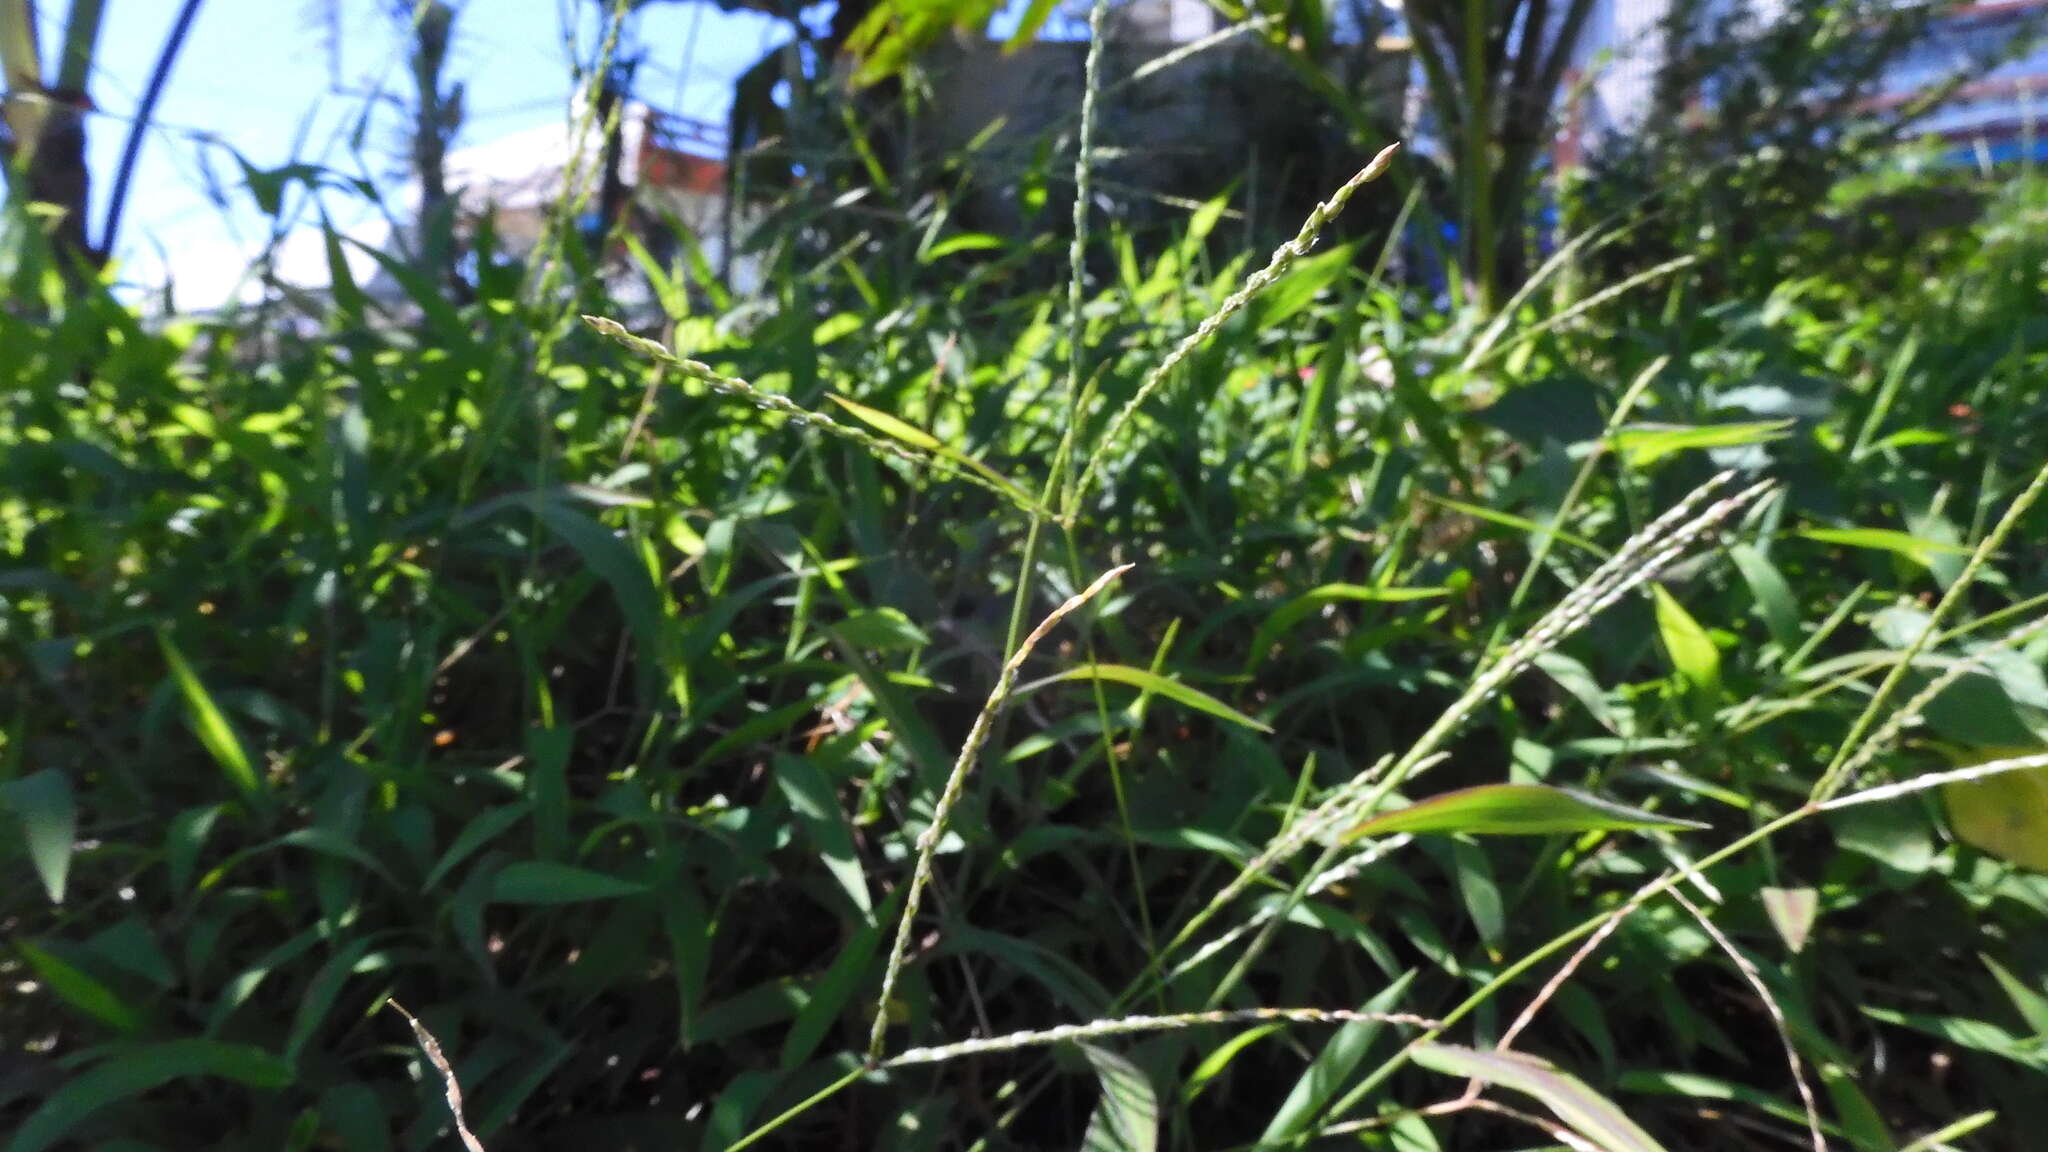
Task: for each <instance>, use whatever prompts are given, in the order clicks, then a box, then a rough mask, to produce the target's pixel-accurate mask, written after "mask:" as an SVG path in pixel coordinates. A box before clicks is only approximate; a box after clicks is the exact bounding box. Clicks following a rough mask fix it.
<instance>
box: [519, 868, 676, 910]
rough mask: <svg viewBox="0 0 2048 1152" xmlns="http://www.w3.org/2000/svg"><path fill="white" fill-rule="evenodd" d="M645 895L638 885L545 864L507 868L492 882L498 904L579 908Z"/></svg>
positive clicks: (632, 882) (645, 888) (613, 877)
mask: <svg viewBox="0 0 2048 1152" xmlns="http://www.w3.org/2000/svg"><path fill="white" fill-rule="evenodd" d="M645 891H647V885H645V884H641V883H639V882H637V881H633V880H622V879H620V878H618V877H617V876H607V875H606V874H604V873H602V872H592V871H591V870H589V869H588V868H577V867H574V866H572V865H568V864H550V863H548V862H546V861H544V860H521V861H518V862H517V863H513V864H507V865H505V867H503V868H501V869H499V870H498V874H497V875H496V876H495V877H493V878H492V879H491V900H492V901H493V902H494V903H498V904H580V903H583V902H584V901H587V900H611V899H616V898H617V897H620V896H637V895H639V894H640V893H642V892H645Z"/></svg>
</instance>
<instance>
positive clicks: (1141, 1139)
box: [1080, 1044, 1159, 1152]
mask: <svg viewBox="0 0 2048 1152" xmlns="http://www.w3.org/2000/svg"><path fill="white" fill-rule="evenodd" d="M1080 1048H1081V1051H1082V1053H1083V1054H1084V1055H1086V1056H1087V1057H1088V1062H1089V1063H1090V1064H1093V1065H1094V1066H1095V1075H1096V1078H1097V1079H1099V1080H1101V1081H1102V1098H1101V1099H1100V1100H1098V1101H1097V1102H1096V1104H1095V1111H1094V1113H1093V1114H1092V1115H1090V1116H1089V1117H1088V1131H1087V1133H1086V1134H1084V1135H1083V1136H1082V1137H1081V1149H1082V1152H1153V1149H1155V1148H1157V1147H1158V1146H1159V1097H1158V1094H1157V1093H1155V1092H1154V1091H1153V1090H1152V1081H1150V1080H1148V1079H1146V1077H1145V1073H1144V1072H1142V1071H1140V1070H1139V1068H1138V1066H1137V1065H1135V1064H1133V1063H1131V1062H1130V1061H1129V1060H1126V1059H1124V1058H1123V1057H1122V1056H1119V1055H1117V1054H1116V1053H1114V1052H1111V1051H1110V1050H1109V1049H1107V1048H1098V1047H1096V1046H1095V1045H1093V1044H1083V1045H1081V1046H1080Z"/></svg>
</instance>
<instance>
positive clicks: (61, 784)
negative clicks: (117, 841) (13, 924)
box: [0, 769, 78, 904]
mask: <svg viewBox="0 0 2048 1152" xmlns="http://www.w3.org/2000/svg"><path fill="white" fill-rule="evenodd" d="M0 802H4V803H5V804H6V806H7V807H8V808H9V809H10V810H12V811H13V813H14V816H15V819H17V820H19V821H21V831H22V842H23V843H25V844H26V845H27V846H28V858H29V861H30V863H32V864H34V865H35V869H36V875H37V876H39V877H41V878H42V881H43V891H45V892H47V893H49V895H50V903H52V904H62V903H63V902H64V881H65V879H66V878H68V877H69V876H70V875H71V846H72V844H73V843H74V842H75V841H76V839H77V836H78V801H77V798H76V797H74V796H73V795H72V794H71V780H70V778H69V777H67V776H65V775H64V774H63V773H62V772H58V771H56V770H54V769H44V770H43V771H41V772H35V773H31V774H29V775H27V776H23V777H22V778H21V779H19V780H9V781H8V782H7V783H5V784H0Z"/></svg>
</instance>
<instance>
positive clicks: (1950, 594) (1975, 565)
mask: <svg viewBox="0 0 2048 1152" xmlns="http://www.w3.org/2000/svg"><path fill="white" fill-rule="evenodd" d="M2044 489H2048V466H2044V467H2043V468H2042V469H2041V470H2040V471H2039V472H2036V473H2034V479H2033V482H2032V483H2030V484H2028V485H2027V486H2026V488H2025V489H2023V490H2022V491H2021V492H2020V494H2019V495H2018V496H2017V497H2015V498H2014V499H2013V502H2012V506H2011V507H2009V508H2007V509H2006V510H2005V515H2003V516H2001V517H1999V519H1998V523H1997V524H1995V525H1993V526H1992V529H1991V531H1990V533H1989V534H1987V535H1986V536H1985V537H1984V539H1983V540H1981V541H1979V542H1978V544H1977V547H1976V549H1975V550H1973V551H1972V552H1971V553H1970V559H1969V562H1968V563H1966V564H1964V565H1963V570H1962V571H1961V572H1960V573H1958V574H1957V576H1956V578H1955V581H1954V583H1951V584H1950V585H1949V586H1948V591H1947V592H1945V593H1943V594H1942V597H1941V600H1940V601H1939V602H1937V603H1936V604H1935V606H1934V611H1933V612H1932V613H1930V614H1929V616H1928V618H1927V626H1926V627H1924V628H1922V629H1920V630H1919V631H1918V632H1917V633H1915V634H1914V636H1913V640H1912V643H1910V644H1908V645H1906V650H1905V651H1904V652H1903V653H1901V654H1900V656H1899V662H1898V663H1896V664H1894V665H1892V670H1891V672H1890V673H1889V674H1888V675H1886V676H1885V678H1884V682H1883V683H1881V684H1879V685H1878V686H1877V691H1876V693H1874V694H1873V695H1872V696H1871V698H1870V703H1868V704H1866V705H1865V706H1864V708H1863V714H1862V715H1860V716H1858V717H1856V722H1855V723H1854V724H1852V725H1851V726H1850V727H1849V734H1848V735H1847V736H1846V737H1844V738H1843V739H1842V742H1841V743H1840V744H1839V745H1837V746H1836V747H1835V755H1834V759H1832V760H1830V761H1829V762H1828V766H1827V769H1826V770H1825V771H1823V772H1822V773H1821V776H1820V780H1819V781H1818V782H1817V783H1815V784H1814V786H1813V792H1812V793H1811V798H1812V799H1813V800H1815V801H1817V802H1825V801H1827V800H1828V799H1829V798H1830V797H1832V796H1834V795H1835V793H1837V792H1839V791H1841V790H1842V788H1843V787H1844V786H1846V785H1847V784H1848V783H1849V780H1850V778H1851V776H1852V775H1853V774H1854V772H1853V770H1852V768H1851V767H1850V764H1851V760H1852V758H1853V757H1854V756H1855V755H1856V754H1857V753H1858V752H1859V751H1861V747H1862V743H1863V737H1864V735H1865V734H1866V733H1868V732H1869V731H1870V726H1871V725H1872V724H1874V723H1876V722H1877V717H1878V714H1879V713H1880V712H1882V711H1883V710H1884V706H1885V705H1886V704H1887V703H1889V702H1890V700H1891V697H1892V693H1893V692H1896V691H1897V690H1898V687H1899V684H1900V682H1901V681H1903V680H1904V679H1905V678H1906V673H1907V672H1908V671H1909V670H1910V669H1911V668H1912V667H1913V662H1914V661H1915V660H1916V659H1918V658H1919V656H1920V653H1921V652H1922V651H1923V650H1925V648H1926V647H1927V644H1928V642H1929V640H1931V639H1932V638H1933V636H1934V634H1935V632H1936V631H1937V630H1938V629H1939V628H1940V627H1941V622H1942V621H1943V620H1945V619H1947V618H1948V614H1949V613H1950V612H1952V611H1954V610H1955V607H1956V605H1957V604H1959V603H1961V602H1962V598H1963V593H1964V592H1966V591H1968V590H1969V587H1970V585H1971V584H1972V583H1973V582H1975V580H1976V579H1977V573H1978V571H1979V570H1980V569H1982V568H1983V566H1984V563H1985V561H1987V560H1988V559H1990V557H1991V555H1992V554H1993V553H1995V552H1997V551H1998V549H1999V547H2000V546H2002V545H2003V544H2004V543H2005V538H2006V537H2007V536H2008V535H2010V534H2011V532H2012V530H2013V528H2014V527H2015V526H2017V525H2018V524H2019V522H2020V518H2021V517H2023V516H2025V515H2026V512H2027V509H2029V508H2032V507H2033V506H2034V501H2036V500H2038V499H2040V496H2041V493H2042V491H2043V490H2044Z"/></svg>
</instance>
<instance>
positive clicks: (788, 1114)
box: [725, 1064, 874, 1152]
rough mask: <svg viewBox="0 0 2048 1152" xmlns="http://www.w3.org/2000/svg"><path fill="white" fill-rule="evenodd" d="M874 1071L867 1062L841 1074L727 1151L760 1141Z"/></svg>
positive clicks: (738, 1151) (736, 1151)
mask: <svg viewBox="0 0 2048 1152" xmlns="http://www.w3.org/2000/svg"><path fill="white" fill-rule="evenodd" d="M872 1071H874V1069H873V1068H872V1067H870V1066H869V1065H866V1064H861V1065H858V1066H856V1067H855V1068H854V1069H853V1070H852V1071H850V1072H848V1073H847V1074H846V1075H844V1076H841V1077H840V1078H839V1079H837V1080H834V1081H833V1082H831V1083H830V1084H827V1085H825V1086H824V1087H823V1088H820V1089H818V1090H817V1091H816V1092H813V1093H811V1094H810V1095H809V1096H806V1097H804V1099H803V1100H802V1101H800V1102H798V1103H797V1104H795V1105H792V1106H791V1107H789V1108H787V1109H785V1110H783V1111H782V1112H779V1113H777V1114H776V1116H775V1117H774V1119H772V1120H769V1121H768V1122H767V1123H766V1124H763V1125H761V1126H760V1127H759V1128H756V1129H754V1130H753V1131H752V1132H749V1133H747V1134H746V1135H745V1136H742V1137H740V1138H739V1139H738V1140H735V1141H733V1142H732V1143H730V1144H728V1145H726V1146H725V1152H740V1149H742V1148H746V1147H748V1146H749V1145H752V1144H756V1143H759V1142H760V1140H761V1139H762V1137H765V1136H767V1135H768V1134H769V1133H771V1132H773V1131H775V1130H776V1129H777V1128H780V1127H782V1126H783V1125H784V1124H787V1123H789V1122H790V1121H791V1120H794V1119H796V1118H797V1117H799V1116H801V1115H803V1114H804V1113H806V1112H809V1111H810V1110H811V1109H813V1108H816V1107H817V1106H818V1105H819V1104H822V1103H824V1102H825V1101H826V1100H829V1099H831V1098H832V1097H834V1096H837V1095H838V1094H839V1093H840V1092H842V1091H844V1090H845V1089H846V1087H847V1086H848V1085H850V1084H852V1083H853V1082H854V1081H856V1080H858V1079H860V1078H861V1077H863V1076H866V1075H867V1074H868V1073H870V1072H872Z"/></svg>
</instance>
